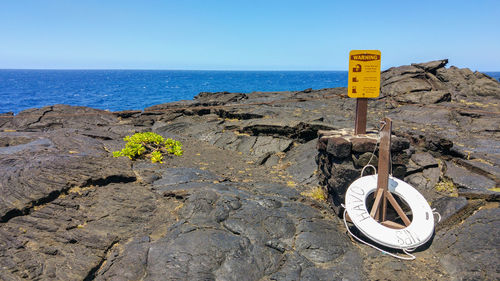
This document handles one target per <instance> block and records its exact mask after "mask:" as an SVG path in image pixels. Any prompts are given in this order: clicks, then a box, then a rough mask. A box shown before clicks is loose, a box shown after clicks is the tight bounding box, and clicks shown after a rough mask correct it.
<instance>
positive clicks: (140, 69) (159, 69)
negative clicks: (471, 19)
mask: <svg viewBox="0 0 500 281" xmlns="http://www.w3.org/2000/svg"><path fill="white" fill-rule="evenodd" d="M392 67H394V66H391V67H389V68H392ZM389 68H387V69H382V70H381V72H383V71H385V70H388V69H389ZM448 68H449V67H448ZM465 68H468V67H465ZM468 69H470V68H468ZM2 70H68V71H75V70H123V71H130V70H133V71H241V72H250V71H260V72H266V71H267V72H287V71H288V72H299V71H300V72H320V71H324V72H348V70H347V69H346V70H330V69H328V70H325V69H323V70H320V69H308V70H305V69H175V68H173V69H168V68H0V71H2ZM471 71H479V72H500V69H499V70H471Z"/></svg>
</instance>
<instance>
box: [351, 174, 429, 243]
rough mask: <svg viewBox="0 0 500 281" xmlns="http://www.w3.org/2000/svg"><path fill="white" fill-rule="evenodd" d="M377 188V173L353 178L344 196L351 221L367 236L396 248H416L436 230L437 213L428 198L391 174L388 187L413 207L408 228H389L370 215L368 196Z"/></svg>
mask: <svg viewBox="0 0 500 281" xmlns="http://www.w3.org/2000/svg"><path fill="white" fill-rule="evenodd" d="M376 189H377V175H371V176H365V177H361V178H359V179H357V180H356V181H354V182H353V183H352V184H351V185H350V186H349V188H348V189H347V192H346V195H345V208H346V211H347V213H348V214H349V217H350V218H351V220H352V222H353V223H354V225H355V226H356V228H358V229H359V230H360V231H361V232H362V233H363V234H364V235H365V236H366V237H368V238H369V239H371V240H372V241H375V242H377V243H379V244H381V245H384V246H387V247H390V248H396V249H410V248H416V247H418V246H421V245H423V244H424V243H425V242H427V241H428V240H429V239H430V238H431V237H432V234H433V233H434V216H433V213H432V210H431V207H430V206H429V204H428V203H427V201H426V200H425V198H424V197H423V196H422V195H421V194H420V193H419V192H418V191H417V190H416V189H415V188H413V187H412V186H410V185H409V184H407V183H405V182H404V181H402V180H399V179H397V178H393V177H389V183H388V190H389V191H390V192H391V193H393V194H396V195H398V196H399V197H400V198H402V199H403V200H404V201H405V202H406V203H407V204H408V205H409V207H410V209H411V211H412V214H413V218H412V221H411V223H410V225H408V226H407V227H405V228H403V229H393V228H389V227H386V226H384V225H382V224H380V223H379V222H377V221H376V220H375V219H374V218H372V217H371V216H370V212H369V211H368V210H367V208H366V198H367V197H368V195H370V194H371V193H373V192H375V191H376Z"/></svg>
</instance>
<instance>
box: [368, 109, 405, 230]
mask: <svg viewBox="0 0 500 281" xmlns="http://www.w3.org/2000/svg"><path fill="white" fill-rule="evenodd" d="M382 122H383V128H382V130H381V131H380V148H379V153H378V176H377V191H376V192H375V201H374V202H373V206H372V209H371V211H370V215H371V216H372V217H373V218H374V219H375V220H377V221H380V222H381V223H382V225H385V226H387V227H391V228H396V229H401V228H404V227H405V226H403V225H400V224H398V223H395V222H392V221H387V220H386V210H387V200H389V203H390V204H391V205H392V206H393V207H394V210H396V213H397V214H398V215H399V216H400V217H401V219H402V220H403V222H404V224H405V225H406V226H408V225H410V223H411V221H410V220H409V219H408V217H407V216H406V214H405V213H404V211H403V209H402V208H401V206H399V204H398V202H397V201H396V199H395V198H394V196H393V195H392V194H391V192H390V191H389V188H388V184H389V170H390V163H391V162H390V157H391V132H392V120H391V119H390V118H384V119H382ZM380 205H382V206H380Z"/></svg>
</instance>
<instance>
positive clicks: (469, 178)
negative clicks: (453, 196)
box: [445, 162, 500, 200]
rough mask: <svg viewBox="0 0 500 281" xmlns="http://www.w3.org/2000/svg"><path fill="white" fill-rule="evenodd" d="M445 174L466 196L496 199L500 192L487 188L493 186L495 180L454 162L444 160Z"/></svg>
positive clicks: (460, 192) (499, 196)
mask: <svg viewBox="0 0 500 281" xmlns="http://www.w3.org/2000/svg"><path fill="white" fill-rule="evenodd" d="M445 176H446V177H447V178H449V179H451V180H452V181H453V183H454V184H455V185H456V186H457V187H458V188H459V189H458V191H459V194H461V195H463V196H465V197H467V198H484V199H496V200H497V199H498V198H500V192H495V191H490V190H488V189H491V188H494V187H495V182H494V181H493V180H491V179H489V178H487V177H485V176H482V175H478V174H475V173H472V172H470V171H468V170H467V169H465V168H463V167H460V166H457V165H456V164H454V163H451V162H446V174H445Z"/></svg>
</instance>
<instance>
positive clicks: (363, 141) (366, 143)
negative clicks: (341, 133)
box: [351, 138, 377, 153]
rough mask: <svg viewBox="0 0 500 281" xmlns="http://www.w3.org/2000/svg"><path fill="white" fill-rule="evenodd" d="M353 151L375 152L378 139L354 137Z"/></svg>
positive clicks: (352, 140) (352, 141)
mask: <svg viewBox="0 0 500 281" xmlns="http://www.w3.org/2000/svg"><path fill="white" fill-rule="evenodd" d="M351 143H352V151H354V152H357V153H364V152H373V151H374V150H375V146H376V145H377V140H376V139H373V138H352V139H351Z"/></svg>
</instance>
